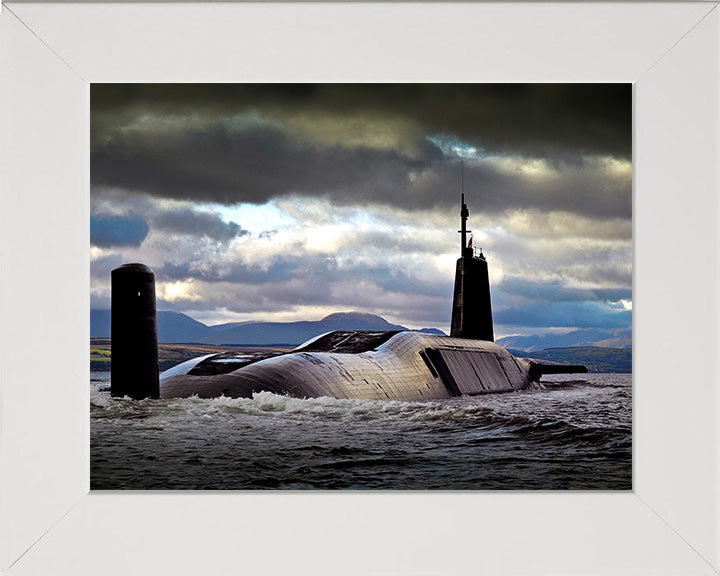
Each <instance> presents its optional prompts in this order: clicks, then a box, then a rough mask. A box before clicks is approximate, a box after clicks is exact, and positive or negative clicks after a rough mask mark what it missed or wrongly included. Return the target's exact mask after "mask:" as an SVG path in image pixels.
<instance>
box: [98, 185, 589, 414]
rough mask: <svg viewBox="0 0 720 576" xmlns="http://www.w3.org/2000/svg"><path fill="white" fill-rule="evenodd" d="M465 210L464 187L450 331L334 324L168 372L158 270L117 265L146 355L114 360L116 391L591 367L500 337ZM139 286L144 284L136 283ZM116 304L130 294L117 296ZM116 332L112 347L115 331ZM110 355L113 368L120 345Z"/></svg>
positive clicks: (391, 395)
mask: <svg viewBox="0 0 720 576" xmlns="http://www.w3.org/2000/svg"><path fill="white" fill-rule="evenodd" d="M468 217H469V210H468V207H467V205H466V203H465V195H464V194H462V195H461V210H460V218H461V229H460V230H458V232H459V233H460V234H461V238H460V242H461V253H460V257H459V258H458V260H457V264H456V271H455V286H454V294H453V307H452V319H451V330H450V336H444V335H434V334H426V333H421V332H413V331H342V330H340V331H333V332H328V333H326V334H321V335H319V336H317V337H315V338H313V339H311V340H309V341H307V342H305V343H303V344H301V345H300V346H298V347H297V348H295V349H293V350H291V351H289V352H280V353H278V352H267V351H254V352H223V353H218V354H209V355H205V356H200V357H198V358H194V359H192V360H188V361H186V362H183V363H182V364H178V365H177V366H174V367H172V368H170V369H169V370H166V371H164V372H163V373H162V374H160V375H159V378H158V375H157V363H155V371H154V373H153V367H152V362H148V361H147V353H146V352H147V349H148V348H152V338H153V336H154V337H155V354H156V358H157V336H156V327H155V320H154V318H153V314H154V305H155V295H154V276H152V271H150V270H149V269H148V268H147V267H145V266H143V265H140V264H126V265H124V266H121V267H120V269H116V270H115V271H113V294H114V292H115V290H116V285H115V280H116V279H115V276H117V278H118V282H117V290H118V292H122V293H123V294H129V295H130V296H129V297H127V298H125V300H126V301H129V302H130V304H131V305H130V309H127V310H122V311H118V313H117V317H118V318H122V319H123V321H124V324H123V325H122V326H121V328H122V332H120V329H119V331H118V335H119V337H120V340H119V341H118V347H119V350H121V351H122V352H123V355H124V357H126V356H127V355H128V354H132V353H133V352H132V351H131V350H130V351H128V348H132V347H133V346H136V347H137V350H136V351H135V353H136V354H137V355H138V357H139V358H142V359H144V360H143V363H142V364H141V369H140V374H139V375H138V376H137V377H133V378H129V377H127V376H126V375H125V374H123V378H122V379H121V380H120V381H118V382H117V384H116V382H115V371H114V368H113V374H112V379H111V391H112V394H113V395H114V396H122V395H129V396H131V397H133V398H145V397H154V398H157V397H160V398H184V397H190V396H197V397H200V398H216V397H220V396H228V397H232V398H243V397H247V398H249V397H252V396H253V394H255V393H258V392H265V391H267V392H272V393H274V394H279V395H287V396H292V397H297V398H318V397H323V396H327V397H333V398H339V399H345V398H354V399H378V400H400V401H427V400H439V399H447V398H453V397H456V396H462V395H478V394H490V393H501V392H511V391H516V390H524V389H539V388H541V387H542V385H541V384H540V378H541V376H542V375H544V374H559V373H585V372H587V368H586V367H585V366H579V365H559V364H547V363H539V362H536V361H534V360H530V359H524V358H516V357H515V356H513V355H512V354H511V353H510V352H508V351H507V350H506V349H505V348H503V347H502V346H500V345H499V344H496V343H495V342H494V332H493V320H492V305H491V300H490V283H489V277H488V263H487V260H486V258H485V256H484V255H483V254H482V251H480V252H479V253H476V252H475V249H474V248H473V247H472V245H471V244H472V240H471V241H470V242H469V243H468V241H467V234H468V233H469V232H470V230H467V220H468ZM121 269H122V270H124V271H125V274H122V273H121V272H122V270H121ZM150 285H152V286H153V288H152V289H149V288H148V286H150ZM139 286H141V287H142V289H140V290H136V288H137V287H139ZM150 300H151V302H150ZM114 302H115V299H114V296H113V303H114ZM118 302H123V300H122V299H121V298H120V297H118ZM132 305H135V307H136V308H137V309H138V310H139V312H138V314H137V316H138V320H137V321H136V323H137V324H138V325H140V326H142V327H144V328H142V330H143V331H144V333H143V335H142V336H141V337H135V336H134V335H133V334H132V331H131V330H128V329H127V326H126V325H127V324H128V322H130V323H132V322H133V320H132V318H133V314H134V313H135V312H134V309H133V308H132ZM115 318H116V313H115V311H113V319H115ZM148 332H149V333H150V336H148ZM112 337H113V339H112V346H113V349H114V348H115V345H116V342H115V333H114V332H113V336H112ZM148 342H150V343H149V344H148ZM112 359H113V366H114V360H115V352H114V351H113V353H112ZM118 374H120V370H118Z"/></svg>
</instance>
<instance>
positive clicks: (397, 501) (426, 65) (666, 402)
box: [0, 2, 720, 576]
mask: <svg viewBox="0 0 720 576" xmlns="http://www.w3.org/2000/svg"><path fill="white" fill-rule="evenodd" d="M717 6H718V3H717V2H665V3H615V4H591V3H590V4H574V3H560V4H543V3H529V4H528V3H507V4H497V3H459V4H434V3H418V4H412V3H398V4H369V3H367V4H366V3H356V4H342V3H332V2H328V3H322V2H321V3H310V4H302V3H285V4H272V3H187V4H178V3H171V4H165V3H145V4H138V3H128V4H125V3H72V4H71V3H33V2H7V3H5V4H4V6H3V9H2V13H1V14H0V84H2V86H3V88H2V90H1V91H0V118H2V120H1V124H0V143H1V145H2V148H0V153H1V154H0V177H1V178H2V180H0V186H1V188H0V194H1V195H0V350H2V361H0V386H1V387H2V388H0V403H1V410H2V413H1V418H2V420H1V423H2V429H1V436H0V442H1V444H0V572H1V573H2V574H9V575H11V576H23V575H39V574H73V575H84V574H100V573H101V574H104V575H114V574H230V573H242V574H328V575H329V574H332V575H336V574H343V575H350V574H353V575H354V574H358V575H359V574H363V575H367V574H371V575H391V574H392V575H402V576H405V575H408V576H409V575H411V574H412V575H423V576H436V575H441V574H443V575H444V574H448V575H449V574H453V575H454V574H464V573H473V574H474V573H487V574H533V575H536V574H543V575H544V574H547V575H561V574H566V575H570V574H583V575H585V574H609V575H622V574H637V575H639V574H653V575H662V574H678V575H691V574H693V575H712V574H717V573H719V571H720V467H719V466H720V432H719V430H720V425H719V424H718V417H719V416H720V391H719V390H718V368H717V367H716V357H717V353H718V344H719V339H718V327H719V326H720V312H719V310H720V307H719V304H720V302H719V298H718V294H719V291H718V288H719V287H720V286H719V278H718V256H719V251H720V244H719V243H718V240H719V233H718V217H719V215H720V212H719V211H718V184H719V182H720V170H719V169H718V163H717V159H718V150H720V146H719V144H720V141H719V138H718V134H719V131H720V104H719V102H720V84H719V82H718V80H719V79H720V10H718V9H717ZM228 81H234V82H266V81H277V82H297V81H304V82H328V81H333V82H425V81H427V82H506V81H522V82H568V81H576V82H577V81H579V82H632V83H633V84H634V128H635V131H634V159H633V166H634V209H633V218H634V220H633V239H634V287H633V291H634V297H633V300H634V358H633V360H634V366H633V370H634V388H633V394H634V407H633V418H634V422H633V491H632V492H619V493H603V492H568V493H564V492H563V493H557V492H555V493H553V492H541V493H528V492H516V491H511V492H507V493H504V492H462V493H447V492H446V493H442V492H441V493H429V492H414V493H408V492H374V493H352V494H350V493H328V492H316V493H305V492H296V493H289V492H223V493H185V492H179V493H177V492H176V493H169V492H160V493H155V492H153V493H138V492H123V493H112V492H93V493H89V373H88V369H89V367H88V342H89V308H90V306H89V254H88V248H89V83H91V82H228Z"/></svg>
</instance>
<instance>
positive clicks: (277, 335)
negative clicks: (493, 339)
mask: <svg viewBox="0 0 720 576" xmlns="http://www.w3.org/2000/svg"><path fill="white" fill-rule="evenodd" d="M157 325H158V342H160V343H161V344H189V343H200V344H218V345H219V344H226V345H227V344H229V345H246V346H270V345H288V346H297V345H299V344H302V343H303V342H305V341H306V340H309V339H310V338H314V337H315V336H319V335H320V334H324V333H325V332H331V331H333V330H378V331H380V330H382V331H390V330H408V328H405V327H404V326H399V325H397V324H390V323H389V322H388V321H387V320H385V319H384V318H381V317H380V316H376V315H374V314H363V313H360V312H339V313H335V314H330V315H329V316H326V317H325V318H323V319H322V320H318V321H305V322H230V323H227V324H218V325H215V326H207V325H206V324H203V323H202V322H198V321H197V320H194V319H192V318H190V316H188V315H187V314H182V313H179V312H168V311H160V312H158V313H157ZM419 332H426V333H428V334H443V332H441V331H440V330H436V329H434V328H423V329H422V330H419ZM90 337H91V338H109V337H110V310H91V311H90Z"/></svg>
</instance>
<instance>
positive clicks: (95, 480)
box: [90, 372, 632, 490]
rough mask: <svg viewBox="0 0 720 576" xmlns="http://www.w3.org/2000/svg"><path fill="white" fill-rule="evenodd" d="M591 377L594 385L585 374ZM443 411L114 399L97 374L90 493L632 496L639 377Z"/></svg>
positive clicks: (274, 401) (468, 402)
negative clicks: (560, 492)
mask: <svg viewBox="0 0 720 576" xmlns="http://www.w3.org/2000/svg"><path fill="white" fill-rule="evenodd" d="M583 377H584V376H583ZM577 378H578V376H577V375H570V376H563V375H557V376H552V377H546V379H544V380H543V382H544V383H545V385H546V389H545V390H540V391H523V392H515V393H508V394H497V395H487V396H474V397H461V398H454V399H452V400H446V401H440V402H395V401H385V402H383V401H379V400H336V399H331V398H318V399H310V400H299V399H295V398H288V397H284V396H277V395H274V394H270V393H266V392H263V393H259V394H256V395H255V397H254V398H252V399H230V398H216V399H212V400H202V399H198V398H185V399H173V400H143V401H139V402H137V401H133V400H128V399H117V398H111V397H110V392H109V379H110V374H109V373H106V372H98V373H93V374H92V376H91V396H90V403H91V405H90V408H91V409H90V415H91V437H90V444H91V447H90V448H91V470H90V473H91V486H92V488H93V489H135V490H141V489H295V488H300V489H307V488H316V489H453V490H455V489H484V490H487V489H520V490H536V489H603V490H607V489H622V490H629V489H631V487H632V486H631V454H632V440H631V429H632V415H631V405H632V385H631V383H632V377H631V375H630V374H589V375H587V378H585V379H583V380H578V379H577Z"/></svg>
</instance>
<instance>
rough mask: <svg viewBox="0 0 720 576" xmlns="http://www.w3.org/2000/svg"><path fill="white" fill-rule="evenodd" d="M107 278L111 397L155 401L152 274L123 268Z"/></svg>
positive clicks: (157, 390)
mask: <svg viewBox="0 0 720 576" xmlns="http://www.w3.org/2000/svg"><path fill="white" fill-rule="evenodd" d="M111 277H112V312H111V328H110V331H111V344H112V352H111V363H110V369H111V382H110V391H111V394H112V395H113V396H130V397H131V398H135V399H136V400H140V399H142V398H159V397H160V384H159V379H158V342H157V312H156V310H155V274H153V272H152V270H150V268H148V267H147V266H144V265H143V264H123V265H122V266H120V267H119V268H115V270H113V271H112V273H111Z"/></svg>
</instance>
